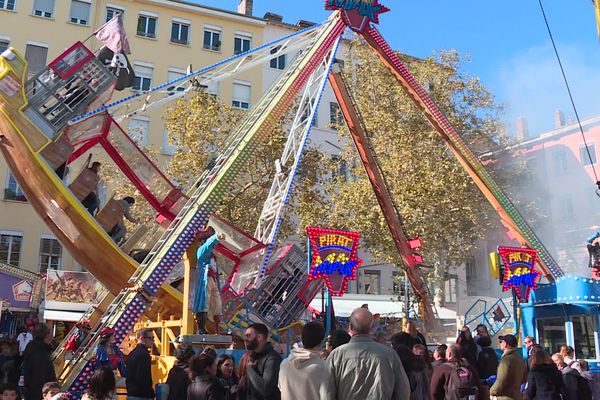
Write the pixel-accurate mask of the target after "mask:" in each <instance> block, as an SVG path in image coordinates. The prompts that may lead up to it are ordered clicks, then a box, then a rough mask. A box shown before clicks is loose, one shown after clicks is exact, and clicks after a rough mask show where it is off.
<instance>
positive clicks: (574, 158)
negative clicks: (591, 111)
mask: <svg viewBox="0 0 600 400" xmlns="http://www.w3.org/2000/svg"><path fill="white" fill-rule="evenodd" d="M554 119H555V124H556V128H555V129H553V130H551V131H549V132H545V133H542V134H541V135H539V136H537V137H529V135H528V132H527V122H526V121H525V120H524V119H522V118H519V119H518V120H517V124H516V127H517V132H516V136H517V138H518V139H519V142H518V143H517V144H516V145H514V146H511V148H510V149H508V150H509V152H508V153H507V155H508V154H510V155H511V156H512V160H513V162H525V163H526V167H527V169H528V172H529V174H530V175H529V177H528V179H526V180H525V181H523V182H516V183H514V184H513V185H512V187H511V188H510V192H511V197H513V198H514V199H515V200H516V201H517V202H520V203H521V204H523V202H524V201H526V199H533V200H534V201H533V206H534V208H536V209H537V216H536V217H534V215H535V214H536V213H532V212H527V210H526V209H524V210H522V212H523V213H524V214H525V217H526V219H527V220H528V221H531V225H532V227H533V228H534V230H535V231H536V233H537V234H538V236H539V237H540V239H542V241H543V242H544V244H545V245H546V247H547V248H548V249H549V250H550V252H551V253H552V255H553V256H554V257H555V258H556V260H557V261H558V263H559V265H560V266H561V267H562V268H563V270H564V271H565V272H566V273H569V274H577V275H582V276H587V275H589V271H587V264H588V255H587V250H586V247H585V240H586V238H587V237H588V236H590V235H591V234H592V233H594V232H595V231H596V230H599V229H600V198H599V197H598V196H597V195H596V194H595V190H596V189H597V186H596V180H597V179H596V177H595V175H594V168H595V169H596V172H597V173H598V174H600V165H598V149H599V148H600V117H595V118H591V119H588V120H585V121H582V126H583V131H584V133H585V137H586V141H587V145H588V147H587V149H586V146H585V144H584V140H583V137H582V135H581V132H580V129H579V126H578V124H577V123H573V122H571V121H569V123H567V124H565V123H564V118H563V115H562V113H561V112H560V110H557V111H556V112H555V118H554ZM588 151H589V153H588ZM505 160H506V158H505ZM520 208H523V207H520Z"/></svg>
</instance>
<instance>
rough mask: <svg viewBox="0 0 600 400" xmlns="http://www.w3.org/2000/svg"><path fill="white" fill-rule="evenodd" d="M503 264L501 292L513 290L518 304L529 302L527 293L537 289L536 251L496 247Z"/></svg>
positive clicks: (538, 273) (538, 274)
mask: <svg viewBox="0 0 600 400" xmlns="http://www.w3.org/2000/svg"><path fill="white" fill-rule="evenodd" d="M498 252H499V253H500V257H501V258H502V262H503V264H504V280H503V284H502V290H504V291H507V290H510V289H515V292H516V294H517V299H518V300H519V303H526V302H528V301H529V293H530V292H531V290H532V289H535V288H536V287H537V279H538V276H540V272H539V271H536V270H535V262H536V261H537V250H534V249H525V248H520V247H498Z"/></svg>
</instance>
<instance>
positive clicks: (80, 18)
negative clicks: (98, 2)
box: [69, 0, 91, 25]
mask: <svg viewBox="0 0 600 400" xmlns="http://www.w3.org/2000/svg"><path fill="white" fill-rule="evenodd" d="M90 6H91V4H90V3H86V2H85V1H79V0H71V14H70V15H71V16H70V19H69V21H71V22H72V23H74V24H79V25H87V24H88V20H89V18H90Z"/></svg>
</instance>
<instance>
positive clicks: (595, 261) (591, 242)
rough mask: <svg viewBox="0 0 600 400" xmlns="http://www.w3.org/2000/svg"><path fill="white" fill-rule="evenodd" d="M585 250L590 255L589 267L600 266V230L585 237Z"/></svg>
mask: <svg viewBox="0 0 600 400" xmlns="http://www.w3.org/2000/svg"><path fill="white" fill-rule="evenodd" d="M587 250H588V254H589V255H590V261H589V264H588V267H589V268H594V267H598V266H600V232H595V233H594V234H593V235H592V236H590V237H589V238H587Z"/></svg>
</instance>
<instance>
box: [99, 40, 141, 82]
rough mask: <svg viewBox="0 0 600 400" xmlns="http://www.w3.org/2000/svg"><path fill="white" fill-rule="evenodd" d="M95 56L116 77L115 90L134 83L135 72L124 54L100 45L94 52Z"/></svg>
mask: <svg viewBox="0 0 600 400" xmlns="http://www.w3.org/2000/svg"><path fill="white" fill-rule="evenodd" d="M96 58H97V59H98V60H99V61H100V62H101V63H102V64H103V65H104V66H105V67H106V68H108V69H109V70H110V71H111V72H112V73H113V74H115V76H116V77H117V84H116V85H115V89H116V90H123V89H125V88H128V87H132V86H133V85H134V84H135V72H134V71H133V67H132V66H131V63H130V62H129V59H128V58H127V56H126V55H125V54H123V53H113V52H112V50H111V49H109V48H108V47H106V46H102V48H101V49H100V50H98V52H97V53H96Z"/></svg>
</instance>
